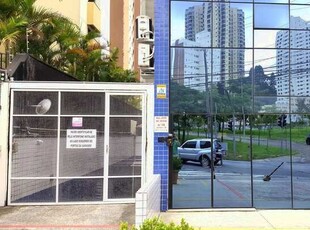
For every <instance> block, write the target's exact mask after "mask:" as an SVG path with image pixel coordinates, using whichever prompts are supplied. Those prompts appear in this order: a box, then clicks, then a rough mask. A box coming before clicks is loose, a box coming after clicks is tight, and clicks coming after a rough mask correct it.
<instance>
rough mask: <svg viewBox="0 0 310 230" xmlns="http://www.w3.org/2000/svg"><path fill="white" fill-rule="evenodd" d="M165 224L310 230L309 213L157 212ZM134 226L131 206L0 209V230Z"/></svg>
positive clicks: (113, 229) (201, 228)
mask: <svg viewBox="0 0 310 230" xmlns="http://www.w3.org/2000/svg"><path fill="white" fill-rule="evenodd" d="M160 218H161V219H162V220H163V221H165V222H166V223H169V222H174V223H176V224H179V223H180V221H181V219H182V218H184V219H185V220H186V222H187V223H189V224H190V226H193V227H195V228H196V229H197V230H204V229H287V230H288V229H290V230H293V229H310V210H256V209H203V210H197V209H193V210H184V209H183V210H169V211H167V212H162V213H160ZM121 222H128V223H129V224H134V222H135V206H134V204H111V205H107V204H105V205H59V206H15V207H14V206H10V207H0V230H2V229H5V230H10V229H23V230H24V229H26V230H30V229H31V230H33V229H35V230H37V229H40V230H59V229H64V230H71V229H72V230H73V229H83V230H88V229H90V230H92V229H103V230H117V229H119V224H120V223H121Z"/></svg>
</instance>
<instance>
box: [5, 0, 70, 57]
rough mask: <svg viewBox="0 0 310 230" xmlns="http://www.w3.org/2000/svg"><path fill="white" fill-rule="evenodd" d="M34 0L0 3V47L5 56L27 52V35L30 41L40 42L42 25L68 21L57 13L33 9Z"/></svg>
mask: <svg viewBox="0 0 310 230" xmlns="http://www.w3.org/2000/svg"><path fill="white" fill-rule="evenodd" d="M35 1H36V0H1V2H0V45H4V47H5V51H6V53H7V54H10V53H15V52H28V49H27V48H26V47H27V41H26V40H28V39H27V37H28V35H29V34H28V33H31V35H30V36H29V37H30V38H31V39H32V40H38V41H42V40H43V39H44V33H43V32H42V28H43V26H44V25H51V26H53V25H54V24H55V21H56V20H57V19H58V20H62V21H63V22H64V21H68V19H66V18H64V17H63V16H61V15H59V14H58V13H55V12H51V11H48V10H46V9H44V8H39V7H35V6H34V3H35Z"/></svg>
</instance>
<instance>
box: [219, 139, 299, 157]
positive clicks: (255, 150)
mask: <svg viewBox="0 0 310 230" xmlns="http://www.w3.org/2000/svg"><path fill="white" fill-rule="evenodd" d="M224 142H226V143H227V144H228V151H227V155H226V157H225V159H227V160H242V161H248V160H250V159H251V158H250V147H249V144H248V143H243V142H239V141H236V152H235V153H234V147H233V146H234V145H233V141H225V140H224ZM296 153H297V152H293V154H296ZM252 155H253V160H257V159H265V158H273V157H280V156H288V155H290V151H289V149H281V148H279V147H274V146H266V145H257V144H252Z"/></svg>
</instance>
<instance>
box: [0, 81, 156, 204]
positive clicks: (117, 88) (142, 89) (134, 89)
mask: <svg viewBox="0 0 310 230" xmlns="http://www.w3.org/2000/svg"><path fill="white" fill-rule="evenodd" d="M1 86H5V87H1V88H5V89H6V90H1V94H3V95H2V97H1V100H2V98H3V101H4V102H2V101H1V105H2V104H3V105H4V104H5V103H6V106H5V109H1V113H0V117H1V123H0V128H2V127H6V129H1V130H6V132H5V134H6V137H7V138H5V140H3V138H1V140H0V147H1V146H2V144H3V146H6V147H7V148H6V151H2V152H3V153H4V154H2V152H0V158H1V157H2V156H4V158H5V160H1V165H2V164H3V165H5V166H6V167H1V169H3V173H2V171H1V175H3V177H2V176H1V177H0V188H1V190H0V206H4V205H7V204H9V205H12V204H11V203H10V197H9V196H10V195H11V194H10V187H9V186H10V184H11V182H10V178H11V171H10V168H11V162H10V159H11V156H12V147H11V143H12V134H11V133H10V132H11V131H12V127H11V126H12V124H11V123H12V121H11V119H12V115H13V112H12V109H11V111H10V107H11V108H12V106H13V101H11V90H17V91H20V90H25V91H27V90H29V91H37V90H42V91H77V92H78V91H82V92H83V91H85V92H105V93H107V94H109V95H111V94H114V93H117V94H124V93H128V94H129V95H130V94H135V93H140V94H141V93H143V94H144V95H145V104H143V107H144V110H145V112H144V113H145V118H143V119H145V122H144V125H146V127H145V140H144V142H145V145H144V147H145V151H144V154H145V155H144V156H142V158H144V165H142V166H141V167H142V168H141V171H142V172H141V186H143V185H144V184H146V183H147V182H148V178H151V175H153V170H154V169H153V168H154V162H153V159H154V142H153V139H154V131H153V126H154V125H153V120H154V86H153V84H144V83H101V82H96V83H93V82H3V83H1ZM9 111H10V112H9ZM2 117H6V118H7V121H3V119H2ZM1 136H2V135H1ZM0 150H1V149H0ZM134 202H135V200H134V198H131V199H119V200H112V201H105V200H103V201H100V202H96V201H94V202H82V201H81V202H69V203H68V202H61V203H59V202H58V203H56V202H54V203H45V202H44V203H43V202H42V203H26V205H66V204H69V205H73V204H83V203H91V204H96V203H100V204H104V203H134ZM13 204H14V205H25V203H20V204H19V203H13Z"/></svg>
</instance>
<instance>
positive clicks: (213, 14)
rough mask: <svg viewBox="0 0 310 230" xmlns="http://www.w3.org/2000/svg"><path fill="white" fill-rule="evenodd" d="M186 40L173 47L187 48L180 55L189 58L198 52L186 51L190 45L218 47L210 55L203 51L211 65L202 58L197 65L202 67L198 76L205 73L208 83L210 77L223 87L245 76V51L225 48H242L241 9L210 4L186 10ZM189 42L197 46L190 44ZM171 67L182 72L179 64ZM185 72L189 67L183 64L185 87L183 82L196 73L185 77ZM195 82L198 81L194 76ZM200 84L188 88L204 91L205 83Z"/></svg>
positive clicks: (243, 31) (243, 27)
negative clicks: (228, 82)
mask: <svg viewBox="0 0 310 230" xmlns="http://www.w3.org/2000/svg"><path fill="white" fill-rule="evenodd" d="M211 18H212V20H211ZM202 32H203V33H202ZM197 35H198V36H197ZM185 39H186V40H187V41H182V42H180V41H177V43H176V44H175V45H176V46H183V47H185V46H187V47H188V50H187V51H186V52H185V51H184V49H183V50H182V53H183V54H185V53H187V56H188V55H189V54H188V53H191V52H196V51H197V49H191V48H189V47H192V46H196V47H199V46H200V47H203V46H206V45H207V47H211V46H212V47H217V48H218V49H217V50H214V51H213V52H212V53H210V52H208V51H206V54H205V55H207V56H206V57H207V58H206V60H212V62H213V65H212V64H211V63H204V60H203V59H202V60H201V64H200V66H201V65H202V66H204V68H203V70H202V71H200V72H199V74H202V75H205V73H207V75H208V77H207V78H209V79H208V81H209V82H210V81H211V79H210V78H211V77H212V79H213V80H212V81H213V82H219V81H222V82H225V84H227V81H228V80H229V79H237V78H240V77H244V58H245V55H244V50H243V49H226V47H234V48H240V47H244V46H245V24H244V12H243V10H241V9H238V8H236V7H232V6H230V5H228V4H221V3H211V2H209V3H203V4H201V5H195V6H192V7H189V8H187V9H186V11H185ZM197 39H198V40H199V41H198V40H197ZM189 41H192V42H196V43H194V44H192V43H190V42H189ZM199 44H200V45H199ZM176 52H178V51H176ZM192 55H194V54H192ZM194 56H195V55H194ZM209 56H210V57H209ZM175 60H177V59H175ZM184 60H185V58H184ZM187 63H190V62H187ZM174 65H175V66H174V67H173V69H180V68H181V69H182V67H181V66H180V62H174ZM193 65H194V63H193ZM205 68H206V70H205ZM188 69H189V66H188V64H186V66H185V65H184V82H183V83H184V85H188V84H187V80H186V79H190V78H192V77H191V75H192V74H197V73H191V74H190V75H188V74H185V73H186V72H188ZM178 71H179V70H178ZM195 79H198V78H197V76H196V77H195ZM191 82H193V80H191ZM199 84H200V86H197V85H196V84H194V85H192V83H191V86H192V87H194V88H196V89H197V87H198V88H200V90H202V89H203V88H205V86H202V85H203V84H205V80H201V79H200V83H199Z"/></svg>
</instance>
